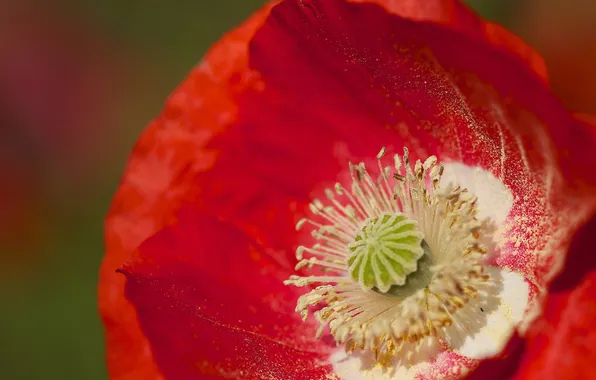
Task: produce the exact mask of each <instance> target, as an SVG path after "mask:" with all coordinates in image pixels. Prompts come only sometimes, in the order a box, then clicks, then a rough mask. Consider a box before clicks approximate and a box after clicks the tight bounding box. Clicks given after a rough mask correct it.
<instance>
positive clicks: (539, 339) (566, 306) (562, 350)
mask: <svg viewBox="0 0 596 380" xmlns="http://www.w3.org/2000/svg"><path fill="white" fill-rule="evenodd" d="M595 234H596V216H595V217H593V218H592V220H591V221H590V222H589V223H588V224H586V225H585V226H584V227H582V229H581V230H580V231H579V232H578V233H577V235H576V236H575V238H574V241H573V244H572V246H571V248H570V251H569V256H568V258H567V262H566V265H565V270H564V271H563V273H562V274H561V275H560V276H559V277H557V279H556V280H555V281H554V282H553V284H552V286H551V289H550V291H549V297H548V302H547V303H546V306H545V309H544V313H543V314H542V315H541V316H540V317H538V318H537V320H536V321H534V322H533V323H532V327H531V328H530V329H529V330H528V333H527V340H528V342H527V344H526V348H525V351H524V355H523V359H522V361H521V363H520V369H519V370H518V372H517V374H516V376H515V377H514V379H529V380H532V379H553V380H554V379H557V380H558V379H563V380H565V379H570V380H571V379H579V378H582V379H584V378H585V379H591V378H596V369H595V367H594V365H593V364H594V359H595V358H596V332H595V331H594V328H593V326H594V325H595V324H596V299H595V298H594V294H596V257H594V252H595V251H596V244H595V243H594V236H595Z"/></svg>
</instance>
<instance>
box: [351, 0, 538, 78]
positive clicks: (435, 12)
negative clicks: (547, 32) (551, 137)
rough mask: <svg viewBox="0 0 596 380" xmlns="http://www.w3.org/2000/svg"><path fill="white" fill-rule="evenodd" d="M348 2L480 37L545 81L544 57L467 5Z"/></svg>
mask: <svg viewBox="0 0 596 380" xmlns="http://www.w3.org/2000/svg"><path fill="white" fill-rule="evenodd" d="M350 1H352V2H355V3H356V2H362V3H375V4H379V5H381V6H382V7H384V8H385V9H386V10H387V11H388V12H390V13H393V14H396V15H398V16H401V17H405V18H410V19H412V20H419V21H432V22H435V23H438V24H442V25H445V26H448V27H450V28H453V29H455V30H457V31H459V32H461V33H465V34H467V35H469V36H470V37H473V38H480V39H482V40H484V41H486V42H488V43H489V44H491V45H495V46H499V47H502V48H504V49H507V50H508V51H510V52H511V53H513V54H514V55H517V56H518V57H519V58H521V59H522V60H523V61H525V63H526V64H527V65H528V66H529V67H530V68H532V69H533V70H534V72H535V73H536V74H537V75H539V76H540V77H541V78H542V80H544V81H545V82H548V73H547V71H546V64H545V63H544V60H543V59H542V57H541V56H540V54H538V52H536V51H535V50H534V49H533V48H532V47H531V46H529V45H527V44H526V43H525V42H524V41H522V39H521V38H519V37H518V36H516V35H514V34H512V33H511V32H509V31H508V30H506V29H504V28H503V27H502V26H500V25H497V24H495V23H492V22H490V21H486V20H482V19H481V18H479V17H478V15H476V13H475V12H474V11H473V10H471V9H470V8H468V7H466V6H465V5H463V4H462V3H461V2H460V1H457V0H425V1H424V2H421V1H419V0H350Z"/></svg>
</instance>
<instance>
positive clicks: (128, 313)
mask: <svg viewBox="0 0 596 380" xmlns="http://www.w3.org/2000/svg"><path fill="white" fill-rule="evenodd" d="M270 7H271V5H270V6H267V7H265V8H263V9H262V10H260V11H259V12H256V13H255V14H254V15H253V16H252V17H251V18H250V19H248V20H247V21H246V22H245V23H244V24H242V25H241V26H240V27H238V28H237V29H235V30H233V31H231V32H229V33H228V34H227V35H226V36H224V37H223V38H222V39H221V40H220V41H219V42H218V43H217V44H216V45H214V46H213V47H212V48H211V50H210V51H209V53H207V55H206V56H205V58H204V59H203V61H202V63H201V64H199V66H198V67H196V68H195V69H194V70H193V72H192V73H191V74H190V75H189V77H188V79H187V80H186V81H185V82H184V83H182V84H181V85H180V87H179V88H178V89H176V91H175V92H174V93H173V94H172V96H171V97H170V99H169V100H168V104H167V106H166V109H165V110H164V112H163V114H162V116H161V117H159V118H158V119H156V120H155V121H153V122H152V123H151V124H150V125H149V126H148V128H147V130H146V131H145V132H144V133H143V135H142V136H141V138H140V140H139V142H138V143H137V144H136V146H135V148H134V151H133V153H132V157H131V159H130V161H129V163H128V166H127V169H126V173H125V175H124V178H123V179H122V182H121V184H120V187H119V189H118V193H117V194H116V196H115V198H114V200H113V203H112V207H111V209H110V213H109V216H108V218H107V220H106V235H105V240H106V255H105V257H104V259H103V262H102V267H101V272H100V283H99V309H100V313H101V317H102V321H103V323H104V326H105V328H106V344H107V365H108V370H109V373H110V378H111V379H113V380H136V379H159V378H161V375H160V373H159V370H158V369H157V367H156V365H155V364H154V362H153V357H152V353H151V349H150V346H149V342H148V341H147V339H146V337H145V336H144V334H143V333H142V332H141V330H140V328H139V324H138V321H137V315H136V311H135V310H134V308H133V306H132V305H131V304H130V302H129V301H128V300H127V299H126V298H125V296H124V278H123V276H121V275H117V274H116V273H114V270H115V269H116V268H118V267H119V266H120V265H121V264H122V263H123V262H124V261H126V260H127V259H128V258H129V257H130V255H131V254H132V252H133V251H134V250H135V249H136V248H137V247H138V245H139V244H140V243H141V242H142V241H144V240H145V239H147V238H148V237H149V236H151V235H152V234H154V233H155V232H156V231H158V230H160V229H161V228H162V227H163V226H164V225H166V224H167V223H168V222H169V221H170V220H171V218H172V216H173V214H174V212H175V211H176V210H177V207H178V205H179V204H180V203H181V202H182V200H183V199H184V198H185V197H186V196H187V195H188V191H189V187H191V185H190V184H189V183H188V181H187V179H188V177H185V176H192V173H195V172H197V171H200V170H206V169H208V168H209V167H210V163H212V161H213V157H214V153H213V152H211V151H208V150H206V149H204V145H205V143H206V142H207V141H208V140H209V138H210V137H211V136H212V135H213V134H214V133H219V132H221V131H222V130H223V129H225V127H226V126H227V125H228V124H229V120H228V119H226V118H222V117H221V115H232V114H234V113H235V112H236V108H237V105H236V103H235V101H234V97H235V94H237V93H238V92H241V91H243V90H244V89H245V88H246V87H247V86H250V85H252V82H251V81H250V80H247V79H246V78H248V77H250V75H249V70H248V68H247V55H248V42H249V41H250V39H251V38H252V36H253V35H254V33H255V30H256V29H258V28H259V27H260V26H261V25H262V23H263V22H264V20H265V18H266V17H267V15H268V13H269V9H270ZM200 99H204V102H203V101H202V100H200ZM201 103H204V104H201Z"/></svg>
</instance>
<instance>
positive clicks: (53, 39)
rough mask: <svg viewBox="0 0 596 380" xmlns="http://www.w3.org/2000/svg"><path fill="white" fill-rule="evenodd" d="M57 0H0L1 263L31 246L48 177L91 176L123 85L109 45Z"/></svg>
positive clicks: (27, 255)
mask: <svg viewBox="0 0 596 380" xmlns="http://www.w3.org/2000/svg"><path fill="white" fill-rule="evenodd" d="M59 5H60V3H53V4H50V2H48V3H47V4H46V5H45V6H43V5H42V4H39V2H26V1H25V2H17V1H0V57H1V59H0V181H2V182H1V184H2V186H1V187H0V210H2V212H1V213H0V253H1V255H2V256H3V257H0V259H1V260H2V261H3V263H4V265H3V268H9V269H8V270H13V269H14V265H15V264H27V263H28V262H29V261H30V260H31V259H32V258H33V256H35V255H36V253H35V252H37V251H39V249H38V248H39V246H38V245H39V243H40V240H41V239H42V234H43V228H42V225H43V224H44V222H43V219H44V218H46V217H47V215H44V211H43V210H44V204H45V203H46V202H48V201H49V199H48V197H52V196H54V195H55V194H52V191H50V190H49V189H51V188H52V186H53V184H55V183H58V182H59V181H63V180H64V179H67V180H66V183H68V184H69V186H73V185H74V186H77V184H80V185H81V186H84V185H85V184H86V182H88V181H90V180H91V179H92V178H93V170H94V168H95V167H96V166H97V164H98V163H99V162H100V161H101V159H102V155H103V154H105V153H106V152H108V151H109V146H107V145H108V141H109V140H110V139H109V137H110V135H113V134H114V133H115V128H111V126H112V125H114V123H110V120H111V118H112V115H113V114H114V111H115V105H116V104H117V102H118V94H120V93H122V92H123V89H124V87H125V86H126V84H127V83H126V81H123V80H122V78H124V77H125V71H126V70H127V60H126V59H125V58H124V56H123V55H122V54H120V53H119V51H118V50H117V49H116V48H115V45H114V44H113V43H110V42H109V41H106V39H105V38H104V35H103V34H101V33H100V32H99V31H98V29H99V28H97V27H95V26H91V23H90V22H89V20H87V19H85V17H83V16H82V14H80V13H78V12H77V11H73V10H72V9H69V8H66V7H60V6H59ZM4 256H5V257H4ZM6 263H8V265H6ZM19 267H24V265H19ZM1 274H2V273H0V275H1Z"/></svg>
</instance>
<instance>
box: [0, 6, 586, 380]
mask: <svg viewBox="0 0 596 380" xmlns="http://www.w3.org/2000/svg"><path fill="white" fill-rule="evenodd" d="M262 3H263V1H259V0H179V1H177V2H170V3H168V2H166V1H159V0H144V1H140V0H131V1H128V2H122V1H116V0H104V1H97V0H84V1H79V2H75V1H72V2H65V1H63V2H56V1H54V2H51V4H50V2H39V1H35V2H34V1H18V0H2V1H0V61H1V62H0V181H2V183H1V184H2V186H0V254H2V260H3V261H2V262H3V264H2V266H1V268H0V305H1V306H0V307H1V309H0V310H1V311H0V370H1V371H2V378H4V379H105V378H107V373H106V370H105V365H104V343H103V331H102V327H101V324H100V321H99V318H98V315H97V308H96V286H97V271H98V268H99V264H100V260H101V256H102V250H103V243H102V233H103V231H102V228H103V226H102V223H103V222H102V219H103V218H104V215H105V213H106V211H107V209H108V207H109V203H110V198H111V196H112V194H113V192H114V190H115V188H116V186H117V183H118V179H119V176H120V175H121V172H122V170H123V168H124V164H125V162H126V158H127V155H128V153H129V151H130V149H131V147H132V145H133V143H134V141H135V139H136V137H137V136H138V134H139V133H140V131H141V130H142V129H143V127H144V126H145V125H146V124H147V122H148V121H149V120H150V119H152V118H153V117H155V116H156V115H157V114H158V113H159V112H160V110H161V108H162V105H163V102H164V99H165V98H166V96H167V95H168V94H169V93H170V92H171V90H172V89H173V88H174V87H175V86H176V85H177V84H178V83H179V82H180V81H181V80H182V79H183V78H184V77H185V75H186V74H187V73H188V71H189V70H190V69H191V68H192V67H193V66H194V65H195V64H196V63H197V62H198V61H199V59H200V58H201V56H202V55H203V53H204V52H205V51H206V49H207V48H208V47H209V45H210V44H211V43H213V42H215V41H216V40H217V39H218V38H219V37H220V36H221V35H222V33H224V32H225V31H226V30H228V29H230V28H232V27H233V26H235V25H237V24H238V23H239V22H240V21H242V20H243V19H244V18H246V17H247V16H248V15H249V14H250V13H251V11H253V10H255V9H257V8H258V6H259V5H260V4H262ZM469 3H470V4H471V5H472V6H473V7H475V8H476V9H477V10H478V11H479V12H480V13H481V14H483V15H484V16H485V17H487V18H490V19H493V20H497V21H499V22H501V23H503V24H506V25H508V26H509V27H510V28H512V29H514V30H515V31H516V32H517V33H519V34H521V35H522V36H523V37H524V38H526V39H527V40H528V41H530V42H531V43H532V44H533V45H534V46H536V47H537V48H539V49H540V50H541V51H543V52H544V54H545V56H546V57H547V60H548V63H549V66H551V69H552V71H553V75H554V79H553V86H554V88H555V90H557V91H558V92H559V93H560V94H561V96H563V98H564V100H565V101H566V102H567V103H568V104H569V105H570V106H571V107H574V108H577V109H583V110H586V111H595V106H596V101H595V100H594V98H595V97H594V88H596V83H595V82H594V79H595V77H596V76H595V75H594V73H592V72H593V70H592V67H594V63H596V57H594V53H593V52H594V51H596V49H594V46H595V45H594V42H595V41H596V37H595V36H594V32H593V31H592V28H591V26H592V25H590V22H591V21H590V20H593V19H595V17H596V13H595V12H594V9H595V8H596V7H595V6H594V5H591V6H590V7H586V6H585V5H586V4H588V3H591V4H594V2H590V1H585V2H583V3H582V1H581V0H567V1H565V2H564V3H565V6H561V4H562V3H563V2H560V1H556V0H520V1H513V0H509V1H505V0H474V1H472V0H470V1H469ZM586 14H587V15H588V16H587V15H586ZM578 20H579V21H578ZM590 46H591V47H592V48H591V49H589V47H590ZM590 55H591V56H590ZM586 61H587V62H586ZM584 66H585V67H584ZM578 67H579V69H578ZM582 70H583V71H582ZM590 73H591V74H592V75H591V76H590ZM589 81H591V82H589ZM587 83H591V84H593V85H590V86H587V85H586V84H587ZM579 84H582V85H579Z"/></svg>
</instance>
